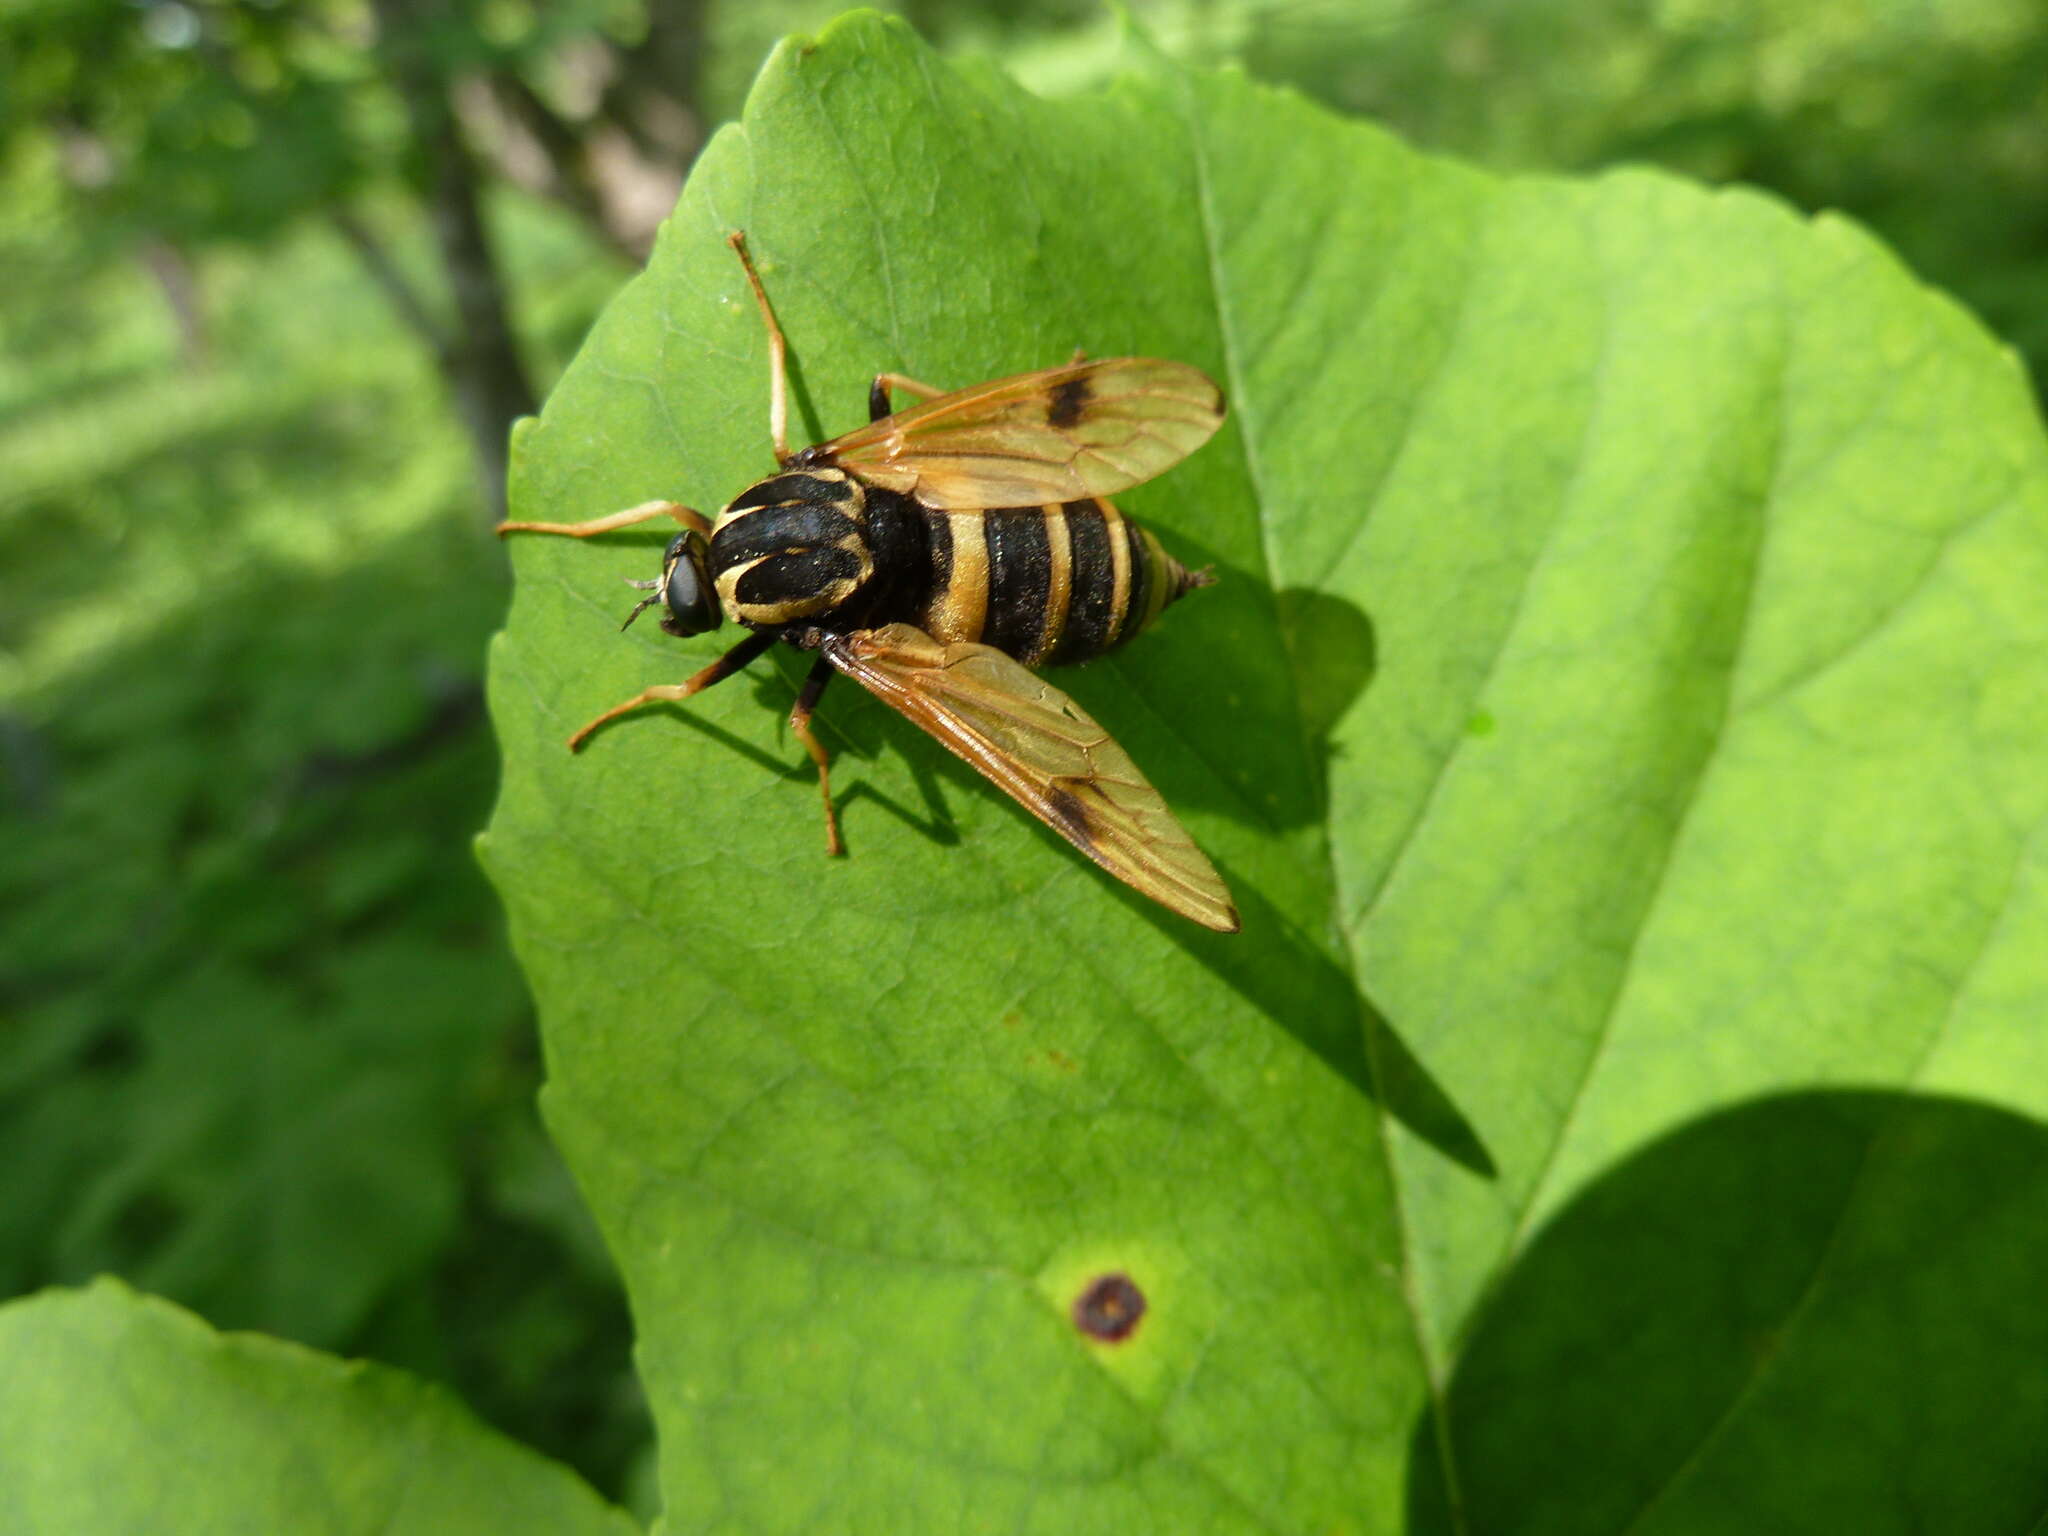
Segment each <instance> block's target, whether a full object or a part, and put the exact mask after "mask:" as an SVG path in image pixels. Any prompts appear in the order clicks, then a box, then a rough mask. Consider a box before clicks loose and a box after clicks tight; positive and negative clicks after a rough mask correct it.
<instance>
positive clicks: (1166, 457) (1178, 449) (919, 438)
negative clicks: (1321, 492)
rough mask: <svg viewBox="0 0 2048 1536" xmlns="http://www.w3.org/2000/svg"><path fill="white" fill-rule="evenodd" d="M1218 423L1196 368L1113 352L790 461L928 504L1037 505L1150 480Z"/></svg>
mask: <svg viewBox="0 0 2048 1536" xmlns="http://www.w3.org/2000/svg"><path fill="white" fill-rule="evenodd" d="M1222 421H1223V391H1222V390H1220V389H1218V388H1217V387H1216V386H1215V384H1214V383H1212V382H1211V381H1210V379H1209V376H1208V375H1207V374H1205V373H1203V372H1202V370H1201V369H1199V368H1191V367H1189V366H1188V365H1187V364H1186V363H1168V362H1161V361H1160V360H1159V359H1157V358H1151V357H1111V358H1104V359H1101V360H1100V361H1097V362H1090V363H1070V364H1069V365H1067V366H1066V367H1064V368H1043V369H1040V370H1039V371H1038V372H1037V373H1020V374H1017V375H1015V376H1014V377H1012V378H1007V379H995V380H992V381H990V382H989V383H987V384H977V385H975V386H974V387H973V388H971V389H962V390H956V391H954V392H953V393H952V394H950V395H941V396H939V397H938V398H937V399H936V400H927V401H925V402H924V403H923V404H921V405H913V406H910V407H908V408H907V409H904V410H901V411H898V412H896V414H895V415H893V416H884V417H883V418H882V419H881V420H880V421H875V422H870V423H869V424H868V425H867V426H864V427H860V428H857V429H856V430H854V431H852V432H849V433H847V434H846V435H845V436H844V437H835V438H834V439H833V440H832V441H831V442H829V443H824V444H821V445H820V446H819V447H816V448H811V449H807V450H806V451H805V453H804V454H800V455H799V456H798V459H799V462H801V461H803V460H804V459H806V458H808V459H809V460H810V462H812V463H830V464H840V465H843V466H845V467H846V468H847V469H849V470H852V471H854V472H855V473H857V474H858V475H859V476H860V477H861V478H862V479H863V480H867V481H870V482H872V483H873V484H875V485H879V486H883V487H885V488H886V489H888V490H892V491H901V492H903V493H905V494H906V495H914V496H915V497H917V499H918V500H919V501H921V502H923V503H924V504H925V505H926V506H928V507H937V508H941V509H950V510H954V511H968V510H972V509H974V508H977V507H1035V506H1043V505H1045V504H1046V503H1048V502H1062V501H1075V500H1078V499H1080V498H1083V497H1087V496H1109V495H1113V494H1115V493H1116V492H1118V491H1123V490H1128V489H1130V487H1132V486H1134V485H1136V484H1138V483H1139V482H1140V481H1142V480H1150V479H1151V478H1152V477H1153V476H1154V475H1157V474H1161V473H1163V472H1165V471H1166V470H1168V469H1171V468H1172V467H1173V466H1174V465H1176V464H1178V463H1179V462H1180V461H1181V460H1182V459H1184V458H1186V457H1187V456H1188V455H1189V454H1191V453H1193V452H1194V451H1195V450H1196V449H1197V448H1199V447H1201V446H1202V444H1204V443H1206V442H1207V441H1208V440H1209V438H1210V437H1211V435H1213V434H1214V432H1215V431H1216V428H1217V427H1218V426H1219V425H1221V424H1222Z"/></svg>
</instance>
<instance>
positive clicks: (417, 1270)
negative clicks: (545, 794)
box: [0, 227, 646, 1488]
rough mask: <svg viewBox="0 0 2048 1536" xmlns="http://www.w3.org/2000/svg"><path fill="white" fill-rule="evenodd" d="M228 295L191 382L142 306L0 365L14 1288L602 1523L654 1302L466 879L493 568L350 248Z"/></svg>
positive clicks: (526, 248)
mask: <svg viewBox="0 0 2048 1536" xmlns="http://www.w3.org/2000/svg"><path fill="white" fill-rule="evenodd" d="M518 234H519V235H520V236H521V238H516V239H515V240H514V241H513V244H514V247H515V249H517V250H518V251H519V252H520V259H521V261H522V263H536V264H539V265H542V266H543V267H545V266H547V265H552V264H553V263H554V262H555V261H559V260H560V259H561V257H562V256H563V255H566V254H568V253H566V252H562V251H560V250H559V249H555V250H551V249H550V246H551V245H553V244H554V243H555V242H554V241H553V240H551V238H550V237H549V235H548V234H547V233H546V232H542V231H534V230H532V229H531V228H527V227H519V228H518ZM211 277H212V282H213V285H214V290H215V293H216V296H217V301H218V304H217V307H218V313H219V320H220V330H221V335H222V337H223V339H224V341H225V342H226V343H227V346H226V349H225V350H224V352H223V355H222V357H221V360H220V362H219V364H218V365H217V366H216V367H215V368H214V369H212V370H209V371H208V372H205V373H201V374H180V373H177V372H175V371H174V370H173V369H172V367H170V366H169V365H168V362H167V359H165V358H164V357H163V356H162V355H161V350H160V349H162V348H163V347H164V346H165V345H166V344H167V341H168V338H167V337H166V335H165V328H164V326H163V322H162V319H161V317H160V316H158V315H156V314H155V313H154V312H153V311H148V310H143V309H141V308H140V307H139V303H140V300H141V299H142V298H146V297H147V295H146V294H145V293H138V292H136V291H135V290H132V289H124V287H123V285H122V283H121V282H120V280H119V274H117V273H102V274H98V275H96V276H95V277H94V278H93V279H92V281H90V282H89V283H88V282H81V283H79V284H78V291H77V292H76V293H72V294H68V295H67V294H66V293H63V292H59V291H56V290H55V289H54V286H53V288H52V289H50V290H45V291H43V292H41V293H40V295H23V294H18V293H17V294H13V295H10V296H9V300H8V303H9V310H10V313H9V315H8V318H9V319H11V318H12V309H13V307H14V306H15V305H20V306H22V307H30V303H29V301H30V299H31V298H34V297H39V298H40V301H41V302H42V303H43V304H46V305H47V306H48V308H49V309H50V310H51V311H52V312H53V313H55V314H57V315H59V316H62V315H66V314H69V315H72V316H73V317H75V319H76V321H77V324H76V326H75V333H76V334H75V336H74V338H73V340H74V347H73V349H72V351H71V353H70V354H68V355H66V356H62V357H59V358H56V359H54V360H53V359H51V358H50V357H49V356H48V354H47V353H45V352H44V351H43V350H42V349H41V347H40V346H39V345H24V346H23V347H22V348H21V349H20V350H19V351H16V352H11V353H10V356H9V359H8V362H7V364H6V365H5V366H0V390H4V392H5V394H6V397H7V398H8V399H9V400H10V403H11V404H12V405H13V406H14V410H13V411H12V413H11V414H10V417H9V420H8V422H7V423H6V425H5V427H4V428H0V465H4V466H5V470H4V472H0V483H4V485H5V490H4V492H0V544H4V554H0V563H4V564H5V565H6V568H7V569H8V571H9V573H10V577H11V578H16V579H13V580H11V581H10V584H9V589H8V591H9V599H10V601H9V603H8V604H7V606H6V611H5V612H4V614H0V645H4V647H5V651H6V656H5V662H6V670H5V674H4V679H0V680H4V682H5V684H6V685H7V686H6V688H5V692H4V694H0V792H4V793H0V1014H4V1016H5V1018H6V1024H5V1026H4V1027H0V1164H4V1166H6V1167H7V1168H8V1169H9V1170H10V1174H11V1177H10V1180H9V1191H8V1194H7V1197H6V1199H5V1200H0V1296H5V1295H13V1294H17V1293H20V1292H24V1291H28V1290H32V1289H35V1288H36V1287H39V1286H43V1285H48V1284H57V1283H78V1282H82V1281H84V1280H87V1279H89V1278H91V1277H92V1276H94V1275H96V1274H100V1273H109V1272H110V1273H115V1274H119V1275H121V1276H123V1277H124V1278H125V1279H127V1280H128V1281H130V1282H131V1283H133V1284H135V1285H137V1286H139V1287H144V1288H147V1289H149V1290H152V1291H157V1292H161V1293H162V1294H164V1295H166V1296H168V1297H169V1298H171V1299H173V1300H175V1301H177V1302H179V1303H181V1304H183V1305H186V1306H189V1307H192V1308H194V1309H195V1310H197V1311H199V1312H201V1313H202V1314H203V1315H204V1316H206V1317H207V1319H208V1320H209V1321H210V1322H212V1323H214V1324H215V1325H218V1326H227V1327H249V1328H260V1329H264V1330H268V1331H272V1332H276V1333H279V1334H282V1335H285V1336H287V1337H289V1338H293V1339H296V1340H299V1341H301V1342H304V1343H309V1344H314V1345H317V1346H320V1347H323V1348H328V1349H335V1350H347V1351H348V1352H351V1353H362V1354H373V1355H376V1356H378V1357H380V1358H383V1359H386V1360H390V1361H394V1362H397V1363H401V1364H403V1365H405V1366H407V1367H409V1368H413V1369H416V1370H418V1371H420V1372H423V1373H426V1374H430V1375H432V1376H435V1377H437V1378H440V1379H442V1380H445V1381H449V1382H451V1383H454V1384H457V1385H458V1386H459V1387H460V1389H461V1390H462V1391H463V1392H464V1393H465V1395H466V1396H468V1397H469V1398H470V1400H471V1401H472V1402H473V1403H475V1404H476V1406H477V1408H478V1411H480V1412H482V1413H483V1414H485V1415H486V1416H487V1417H489V1418H491V1419H492V1420H493V1421H495V1422H497V1423H500V1424H501V1425H505V1426H507V1427H509V1428H512V1429H514V1430H515V1432H517V1433H519V1434H521V1435H523V1436H526V1437H528V1438H530V1439H532V1440H533V1441H535V1442H536V1443H538V1444H541V1445H543V1446H544V1447H545V1448H547V1449H548V1450H550V1451H551V1452H554V1453H557V1454H561V1455H565V1456H567V1457H569V1458H571V1459H572V1460H574V1461H575V1462H576V1464H577V1465H578V1466H579V1467H581V1468H582V1469H583V1470H585V1471H586V1473H588V1474H589V1475H592V1476H593V1477H596V1478H599V1479H601V1480H603V1481H604V1482H605V1483H606V1486H608V1487H613V1488H615V1487H617V1486H618V1485H619V1482H620V1480H621V1479H622V1478H623V1477H624V1475H625V1472H626V1469H627V1466H628V1464H629V1463H630V1462H631V1460H632V1458H633V1457H634V1456H635V1455H636V1454H638V1453H639V1451H640V1449H641V1447H642V1446H643V1444H644V1437H645V1432H646V1426H645V1420H644V1416H643V1414H642V1412H641V1409H640V1405H639V1403H638V1402H637V1399H636V1397H635V1394H634V1391H633V1387H632V1381H631V1374H630V1365H629V1360H628V1352H629V1347H630V1341H629V1335H628V1329H627V1325H626V1318H625V1313H624V1308H623V1305H622V1302H621V1298H620V1297H619V1294H618V1288H617V1283H616V1279H615V1277H614V1275H613V1272H612V1271H611V1268H610V1266H609V1264H608V1262H607V1260H606V1259H605V1256H604V1254H603V1252H602V1249H601V1246H600V1244H599V1242H598V1240H597V1237H596V1234H595V1232H594V1231H593V1230H592V1229H591V1227H590V1223H589V1221H588V1218H587V1216H586V1215H585V1214H584V1213H583V1212H582V1211H581V1210H580V1208H579V1206H578V1202H577V1200H576V1197H575V1195H574V1191H573V1189H572V1188H571V1187H570V1185H569V1182H568V1179H567V1176H566V1174H565V1172H564V1171H563V1170H562V1169H561V1167H560V1165H559V1163H558V1162H557V1160H556V1159H555V1158H554V1156H553V1154H552V1153H551V1151H550V1150H549V1148H548V1147H547V1145H546V1143H545V1139H544V1137H543V1135H542V1133H541V1130H540V1127H539V1125H538V1123H537V1119H536V1116H535V1115H534V1113H533V1110H532V1107H531V1097H530V1096H531V1094H532V1092H533V1089H534V1086H535V1081H536V1078H537V1075H538V1069H537V1061H536V1059H535V1057H536V1054H537V1053H536V1051H535V1048H534V1046H533V1044H532V1042H531V1038H530V1031H531V1017H530V1008H529V1005H528V1003H527V1001H526V998H525V994H524V989H523V987H522V985H521V983H520V980H519V977H518V974H517V972H516V969H515V968H514V967H513V965H512V962H511V958H510V955H509V953H508V952H507V949H506V946H505V942H504V939H503V936H502V933H501V921H500V919H499V916H498V914H497V911H496V907H495V902H494V899H493V897H492V895H491V892H490V890H489V888H488V886H487V885H486V884H485V882H484V881H483V879H482V878H481V876H480V874H479V873H478V872H477V871H476V870H475V867H474V864H473V862H472V858H471V854H470V849H469V846H468V843H469V838H470V835H471V832H472V830H473V828H474V827H475V826H476V824H477V823H478V822H479V821H480V820H481V819H482V817H483V815H484V813H485V811H486V808H487V806H488V803H489V800H490V797H491V795H492V793H493V789H494V785H495V782H496V766H495V763H494V761H493V753H492V749H491V745H490V743H489V741H488V740H487V739H486V737H485V735H484V730H483V713H482V709H481V689H480V682H481V679H480V677H479V675H478V674H479V671H480V665H481V654H480V653H481V647H482V642H483V639H484V637H485V636H486V635H487V634H488V633H489V631H490V629H491V627H492V625H493V624H494V623H496V622H497V619H498V615H499V612H500V609H501V607H502V604H503V601H504V572H503V566H502V559H501V557H500V556H499V554H498V552H497V550H496V549H495V548H494V547H492V546H491V545H489V544H488V543H487V542H486V541H484V540H482V539H481V538H479V537H478V535H477V534H476V532H475V529H474V521H475V519H474V513H473V512H472V511H470V510H469V508H468V507H467V504H466V497H467V487H466V481H465V475H466V470H465V466H464V461H463V459H462V457H461V449H460V444H459V441H451V440H450V436H449V434H448V433H447V432H446V431H445V429H444V428H442V427H441V425H440V424H439V422H438V420H437V418H436V415H435V411H436V400H435V394H434V387H433V385H432V383H431V380H430V377H429V376H428V375H427V373H426V371H425V370H424V369H423V368H422V367H420V366H419V365H418V364H417V363H416V362H415V361H413V360H411V359H409V357H408V356H407V353H406V349H405V343H404V341H403V339H402V338H401V337H399V336H397V335H396V334H395V328H394V327H392V326H391V325H390V323H389V321H388V320H386V319H384V318H383V317H382V315H381V312H380V311H379V310H378V309H377V302H378V301H377V299H376V296H375V294H374V293H373V292H370V291H368V289H367V285H365V284H364V283H363V282H362V280H361V279H360V277H359V276H358V275H357V274H355V273H354V271H353V269H352V268H351V267H350V266H349V264H348V261H347V256H346V253H345V252H344V251H342V250H341V249H339V248H338V247H337V246H335V245H334V244H331V243H323V242H322V241H320V240H318V239H315V238H308V239H305V240H302V241H298V242H293V243H290V244H288V245H287V246H286V247H285V248H284V249H282V250H281V251H279V252H277V253H274V254H273V255H272V256H270V257H268V258H266V259H265V260H264V261H262V262H258V263H254V264H253V265H252V266H251V267H247V268H240V269H238V268H237V267H236V266H235V264H234V263H233V262H231V261H226V260H224V261H223V262H221V263H220V265H219V266H218V267H217V268H215V269H213V270H212V273H211ZM53 284H54V280H53ZM338 323H339V327H340V329H343V330H346V331H347V332H348V334H349V335H350V337H351V343H352V344H351V345H350V346H349V347H346V348H336V347H335V345H334V336H335V334H336V331H337V325H338ZM60 350H61V349H60ZM45 363H47V364H48V366H47V367H45V366H44V364H45ZM67 368H68V369H75V370H76V372H75V374H73V375H71V376H67V374H66V369H67ZM17 598H18V601H17V600H16V599H17Z"/></svg>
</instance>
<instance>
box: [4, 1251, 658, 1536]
mask: <svg viewBox="0 0 2048 1536" xmlns="http://www.w3.org/2000/svg"><path fill="white" fill-rule="evenodd" d="M0 1486H4V1487H5V1488H6V1489H7V1519H8V1524H9V1526H10V1528H11V1529H15V1530H29V1531H141V1530H152V1531H224V1532H225V1531H252V1532H254V1531H372V1530H374V1531H383V1532H404V1531H419V1532H433V1533H435V1536H441V1533H457V1532H462V1531H479V1532H482V1531H507V1530H519V1531H549V1532H564V1533H567V1532H576V1531H608V1532H613V1533H619V1532H627V1531H631V1530H633V1529H634V1527H633V1523H632V1522H631V1521H630V1520H628V1519H627V1518H626V1517H625V1516H624V1515H623V1514H621V1513H620V1512H619V1511H617V1510H614V1509H610V1508H608V1507H607V1506H606V1505H605V1504H604V1503H603V1501H602V1500H600V1499H599V1498H598V1497H597V1496H596V1495H595V1494H593V1493H592V1492H591V1491H590V1490H589V1489H588V1488H587V1487H585V1486H584V1485H583V1484H582V1483H581V1482H579V1481H578V1480H577V1479H576V1477H575V1476H574V1475H573V1474H571V1473H569V1472H568V1471H566V1470H565V1469H563V1468H561V1467H559V1466H556V1465H554V1464H553V1463H550V1462H548V1461H546V1460H544V1459H543V1458H541V1457H539V1456H537V1455H535V1454H534V1453H533V1452H531V1451H529V1450H526V1449H524V1448H523V1447H520V1446H517V1445H515V1444H513V1443H512V1442H511V1441H509V1440H506V1439H505V1438H504V1437H502V1436H500V1435H498V1434H496V1433H494V1432H493V1431H491V1430H488V1429H486V1428H485V1427H484V1426H483V1425H481V1424H479V1423H478V1422H477V1421H476V1420H475V1419H473V1418H471V1417H470V1416H469V1414H468V1412H467V1411H466V1410H464V1409H463V1408H462V1407H461V1406H460V1404H458V1403H457V1402H456V1401H455V1399H454V1398H453V1397H451V1396H450V1395H448V1394H447V1393H446V1392H443V1391H442V1390H440V1389H439V1388H436V1387H430V1386H428V1385H426V1384H425V1383H423V1382H420V1381H416V1380H414V1379H413V1378H412V1377H409V1376H407V1375H405V1374H404V1373H402V1372H399V1371H394V1370H390V1369H387V1368H385V1367H382V1366H375V1365H365V1364H361V1363H354V1362H349V1361H343V1360H337V1359H334V1358H332V1357H331V1356H326V1355H320V1354H316V1353H314V1352H313V1351H311V1350H308V1349H303V1348H300V1347H299V1346H297V1345H294V1344H285V1343H281V1342H279V1341H277V1340H274V1339H266V1338H262V1337H259V1336H257V1335H254V1334H217V1333H214V1332H213V1331H211V1330H210V1329H208V1328H207V1327H206V1325H205V1324H203V1323H201V1322H200V1321H199V1320H198V1319H197V1318H195V1317H193V1316H192V1315H191V1314H190V1313H189V1312H184V1311H181V1310H180V1309H179V1308H177V1307H174V1306H171V1305H170V1304H169V1303H168V1302H163V1301H158V1300H156V1299H154V1298H152V1297H147V1296H138V1295H136V1294H135V1293H134V1292H133V1291H130V1290H128V1289H127V1288H126V1287H125V1286H123V1285H121V1284H120V1283H119V1282H118V1281H113V1280H102V1281H99V1282H97V1283H96V1284H94V1285H93V1286H92V1287H91V1288H90V1289H88V1290H84V1291H68V1292H67V1291H46V1292H44V1293H43V1294H41V1295H39V1296H33V1297H29V1298H27V1299H25V1300H21V1301H14V1302H10V1303H8V1304H7V1305H5V1306H4V1307H0Z"/></svg>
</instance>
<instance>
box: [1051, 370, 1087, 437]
mask: <svg viewBox="0 0 2048 1536" xmlns="http://www.w3.org/2000/svg"><path fill="white" fill-rule="evenodd" d="M1094 393H1095V387H1094V386H1093V385H1092V384H1090V383H1089V382H1088V375H1087V374H1085V373H1084V374H1081V375H1079V376H1077V377H1075V378H1071V379H1068V380H1067V381H1066V382H1065V383H1064V384H1060V385H1057V386H1056V387H1055V388H1054V389H1053V392H1052V398H1051V399H1050V400H1048V401H1046V403H1045V419H1046V422H1047V424H1048V425H1050V426H1055V427H1071V426H1072V425H1073V424H1074V423H1075V422H1077V421H1079V420H1080V419H1081V413H1082V412H1083V411H1085V410H1086V409H1088V401H1089V398H1090V397H1091V396H1092V395H1093V394H1094Z"/></svg>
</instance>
